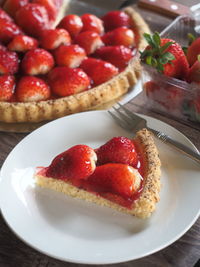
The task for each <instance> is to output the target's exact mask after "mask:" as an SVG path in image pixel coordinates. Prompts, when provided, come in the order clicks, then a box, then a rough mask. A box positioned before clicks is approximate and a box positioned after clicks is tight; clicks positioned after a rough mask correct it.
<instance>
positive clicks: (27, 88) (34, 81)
mask: <svg viewBox="0 0 200 267" xmlns="http://www.w3.org/2000/svg"><path fill="white" fill-rule="evenodd" d="M16 94H17V99H18V101H20V102H38V101H42V100H47V99H48V98H49V97H50V88H49V86H48V85H47V84H46V83H45V82H44V81H43V80H42V79H39V78H36V77H34V76H23V77H22V78H21V79H20V80H19V82H18V84H17V88H16Z"/></svg>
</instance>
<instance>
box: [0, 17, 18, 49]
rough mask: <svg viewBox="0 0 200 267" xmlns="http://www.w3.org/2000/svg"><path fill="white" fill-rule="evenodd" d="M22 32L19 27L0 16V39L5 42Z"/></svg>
mask: <svg viewBox="0 0 200 267" xmlns="http://www.w3.org/2000/svg"><path fill="white" fill-rule="evenodd" d="M18 34H22V31H21V29H20V28H19V27H18V26H17V25H16V24H15V23H14V22H12V21H7V20H5V19H3V18H0V41H1V42H3V43H5V44H7V43H8V42H10V41H11V40H12V39H13V38H14V37H15V36H16V35H18Z"/></svg>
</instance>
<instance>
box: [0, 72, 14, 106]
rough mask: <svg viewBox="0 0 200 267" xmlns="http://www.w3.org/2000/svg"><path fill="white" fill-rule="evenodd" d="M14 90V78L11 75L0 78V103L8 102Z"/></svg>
mask: <svg viewBox="0 0 200 267" xmlns="http://www.w3.org/2000/svg"><path fill="white" fill-rule="evenodd" d="M14 89H15V77H14V76H11V75H2V76H0V101H10V100H11V98H12V96H13V94H14Z"/></svg>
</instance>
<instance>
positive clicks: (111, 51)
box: [95, 45, 133, 69]
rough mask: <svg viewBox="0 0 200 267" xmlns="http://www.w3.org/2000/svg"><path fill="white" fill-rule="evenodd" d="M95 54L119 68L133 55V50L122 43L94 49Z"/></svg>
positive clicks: (125, 64) (123, 66) (126, 63)
mask: <svg viewBox="0 0 200 267" xmlns="http://www.w3.org/2000/svg"><path fill="white" fill-rule="evenodd" d="M95 56H97V57H99V58H101V59H103V60H106V61H108V62H110V63H112V64H113V65H115V66H116V67H118V68H119V69H123V68H125V67H126V66H127V65H128V63H129V61H130V59H131V58H132V57H133V52H132V50H131V49H130V48H128V47H125V46H123V45H120V46H103V47H100V48H99V49H97V50H96V52H95Z"/></svg>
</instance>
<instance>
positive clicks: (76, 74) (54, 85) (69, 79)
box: [48, 67, 90, 97]
mask: <svg viewBox="0 0 200 267" xmlns="http://www.w3.org/2000/svg"><path fill="white" fill-rule="evenodd" d="M48 82H49V85H50V87H51V89H52V91H53V93H54V94H56V95H58V96H61V97H64V96H69V95H73V94H76V93H79V92H82V91H85V90H87V89H88V87H89V85H90V79H89V77H88V76H87V74H86V73H85V72H84V71H83V70H81V69H78V68H77V69H71V68H67V67H56V68H54V69H53V70H52V71H51V72H50V73H49V75H48Z"/></svg>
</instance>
